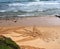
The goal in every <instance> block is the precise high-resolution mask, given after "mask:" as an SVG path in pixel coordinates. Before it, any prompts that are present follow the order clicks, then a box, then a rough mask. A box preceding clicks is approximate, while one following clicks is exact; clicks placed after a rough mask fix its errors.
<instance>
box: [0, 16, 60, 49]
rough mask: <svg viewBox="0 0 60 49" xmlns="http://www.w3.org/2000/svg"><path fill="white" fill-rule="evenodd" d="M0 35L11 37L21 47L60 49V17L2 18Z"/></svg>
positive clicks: (22, 48) (24, 48)
mask: <svg viewBox="0 0 60 49" xmlns="http://www.w3.org/2000/svg"><path fill="white" fill-rule="evenodd" d="M0 35H4V36H6V37H9V38H11V39H12V40H14V41H15V42H16V43H17V44H18V45H19V46H20V47H21V49H60V18H58V17H55V16H45V17H26V18H25V17H24V18H18V19H9V20H3V19H2V20H0Z"/></svg>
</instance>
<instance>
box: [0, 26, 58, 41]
mask: <svg viewBox="0 0 60 49" xmlns="http://www.w3.org/2000/svg"><path fill="white" fill-rule="evenodd" d="M11 31H13V32H15V33H18V34H21V35H19V36H14V37H20V36H23V37H26V38H24V39H19V40H18V41H17V42H24V41H29V40H34V39H37V38H40V39H42V40H43V41H46V42H49V41H54V40H56V39H58V34H57V32H51V31H49V32H41V31H40V30H39V29H38V27H36V26H33V27H32V29H31V30H29V29H28V28H26V27H17V28H8V29H4V30H3V31H2V30H1V32H3V33H5V32H11Z"/></svg>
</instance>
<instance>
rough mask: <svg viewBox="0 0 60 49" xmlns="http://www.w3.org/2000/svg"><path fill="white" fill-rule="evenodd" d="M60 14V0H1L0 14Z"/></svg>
mask: <svg viewBox="0 0 60 49" xmlns="http://www.w3.org/2000/svg"><path fill="white" fill-rule="evenodd" d="M55 14H60V1H59V0H43V1H41V0H17V1H16V0H13V1H12V0H6V1H4V0H3V1H2V0H0V15H25V16H26V15H28V16H30V15H32V16H34V15H55Z"/></svg>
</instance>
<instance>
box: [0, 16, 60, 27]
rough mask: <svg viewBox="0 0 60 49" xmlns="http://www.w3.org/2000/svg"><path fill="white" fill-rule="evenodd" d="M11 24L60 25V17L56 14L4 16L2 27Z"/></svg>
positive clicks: (1, 21) (0, 20) (0, 23)
mask: <svg viewBox="0 0 60 49" xmlns="http://www.w3.org/2000/svg"><path fill="white" fill-rule="evenodd" d="M9 26H46V27H47V26H50V27H51V26H60V18H58V17H56V16H49V15H48V16H31V17H27V16H26V17H16V16H13V17H2V19H1V18H0V27H9Z"/></svg>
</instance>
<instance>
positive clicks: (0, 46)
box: [0, 36, 20, 49]
mask: <svg viewBox="0 0 60 49" xmlns="http://www.w3.org/2000/svg"><path fill="white" fill-rule="evenodd" d="M0 49H20V47H19V46H18V45H17V44H16V43H15V42H14V41H12V39H10V38H7V37H4V36H0Z"/></svg>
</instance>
